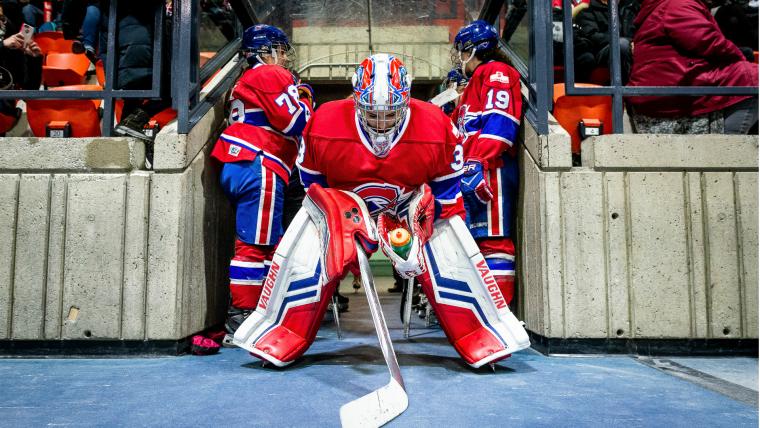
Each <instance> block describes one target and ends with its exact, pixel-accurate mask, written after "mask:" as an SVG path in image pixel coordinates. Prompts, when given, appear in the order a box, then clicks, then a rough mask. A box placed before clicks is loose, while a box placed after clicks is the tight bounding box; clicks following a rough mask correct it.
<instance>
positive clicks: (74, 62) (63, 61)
mask: <svg viewBox="0 0 760 428" xmlns="http://www.w3.org/2000/svg"><path fill="white" fill-rule="evenodd" d="M89 68H90V60H89V59H87V57H86V56H85V55H84V54H73V53H51V54H49V55H48V56H47V57H46V58H45V65H43V66H42V82H43V83H44V84H45V86H48V87H50V86H67V85H81V84H82V83H84V78H85V76H86V75H87V70H88V69H89Z"/></svg>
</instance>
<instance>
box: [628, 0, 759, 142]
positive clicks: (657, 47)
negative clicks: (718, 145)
mask: <svg viewBox="0 0 760 428" xmlns="http://www.w3.org/2000/svg"><path fill="white" fill-rule="evenodd" d="M709 6H710V3H709V2H708V1H707V0H644V1H643V3H642V5H641V12H640V13H639V15H638V16H637V17H636V20H635V24H636V26H637V28H638V30H637V32H636V35H635V37H634V44H635V49H634V52H633V70H632V72H631V78H630V81H629V85H631V86H757V84H758V66H757V64H752V63H750V62H748V61H747V60H746V58H745V57H744V55H743V54H742V53H741V51H740V50H739V48H737V47H736V45H734V44H733V43H731V42H730V41H729V40H727V39H726V38H725V37H724V36H723V34H722V33H721V32H720V29H719V28H718V24H717V23H716V22H715V19H713V16H712V15H711V13H710V8H709ZM629 104H630V105H631V106H632V107H633V109H634V111H635V113H636V114H643V115H646V116H650V117H659V118H667V117H670V118H673V117H698V116H703V115H709V114H711V113H712V114H717V115H720V116H722V119H723V132H725V133H730V134H747V133H748V132H750V131H753V132H755V133H756V132H757V121H758V108H757V97H756V96H755V97H750V96H712V95H708V96H698V97H630V98H629ZM659 132H662V131H659ZM676 132H677V131H676ZM686 132H689V131H686ZM664 133H667V130H665V132H664Z"/></svg>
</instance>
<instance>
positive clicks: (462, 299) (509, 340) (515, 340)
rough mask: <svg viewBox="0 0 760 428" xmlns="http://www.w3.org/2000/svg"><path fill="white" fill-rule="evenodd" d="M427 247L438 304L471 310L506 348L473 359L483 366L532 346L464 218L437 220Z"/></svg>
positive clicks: (455, 217) (475, 364) (428, 266)
mask: <svg viewBox="0 0 760 428" xmlns="http://www.w3.org/2000/svg"><path fill="white" fill-rule="evenodd" d="M434 230H435V231H434V233H433V235H432V237H431V238H430V240H429V241H428V243H427V245H426V247H425V258H426V263H427V268H428V271H429V272H430V278H431V282H432V289H433V290H432V291H433V294H434V298H435V300H436V302H437V304H442V305H450V306H455V307H459V308H465V309H469V310H471V311H472V312H473V314H474V315H475V317H476V318H477V319H478V320H479V321H480V323H481V324H482V325H483V326H484V327H486V328H487V329H488V330H489V331H490V332H491V333H492V334H493V335H494V336H495V337H496V338H497V339H498V340H500V341H501V342H502V343H503V345H504V348H505V349H504V350H503V351H499V352H497V353H494V354H491V355H489V356H487V357H485V358H482V359H480V360H478V361H474V362H471V363H470V365H471V366H473V367H480V366H482V365H484V364H487V363H489V362H491V361H497V360H499V359H502V358H503V357H504V356H506V355H507V354H511V353H513V352H517V351H519V350H521V349H525V348H528V347H529V346H530V339H529V338H528V333H527V332H526V331H525V328H524V327H523V325H522V323H521V322H520V321H518V319H517V318H516V317H515V316H514V314H512V311H510V309H509V306H508V305H507V302H506V300H505V299H504V297H503V296H502V294H501V291H500V290H499V287H498V285H497V284H496V281H495V280H494V278H493V275H492V274H491V271H490V269H489V268H488V265H487V264H486V261H485V259H484V258H483V255H482V254H481V253H480V250H479V249H478V246H477V244H476V243H475V240H474V239H473V238H472V235H470V232H469V230H468V229H467V226H466V225H465V223H464V221H463V220H462V219H461V218H460V217H458V216H454V217H451V218H448V219H442V220H438V221H437V222H436V223H435V229H434Z"/></svg>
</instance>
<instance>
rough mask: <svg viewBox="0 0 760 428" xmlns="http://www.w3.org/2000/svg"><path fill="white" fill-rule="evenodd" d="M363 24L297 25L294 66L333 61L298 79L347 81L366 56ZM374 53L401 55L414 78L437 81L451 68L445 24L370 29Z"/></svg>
mask: <svg viewBox="0 0 760 428" xmlns="http://www.w3.org/2000/svg"><path fill="white" fill-rule="evenodd" d="M368 43H369V40H368V36H367V28H366V27H297V28H294V29H293V45H294V46H295V49H296V52H297V54H298V68H299V69H301V68H303V67H305V66H306V65H308V64H322V65H327V64H333V65H332V66H329V67H328V66H317V67H310V68H308V69H306V70H305V71H304V72H302V73H301V78H303V79H304V80H312V81H317V82H318V81H329V80H340V81H348V80H350V79H351V76H353V74H354V71H355V70H356V66H355V65H351V66H341V65H338V64H346V63H350V64H358V63H359V62H361V61H362V60H363V59H364V58H366V57H367V56H368V55H369V48H368V46H369V45H368ZM372 43H373V47H374V50H375V52H381V53H393V54H396V55H398V56H400V57H401V59H402V61H404V64H405V65H406V66H407V68H408V69H409V72H410V74H411V75H412V77H414V79H415V80H416V81H434V82H435V83H439V82H440V81H441V79H443V78H444V77H445V76H446V73H448V71H449V70H450V69H451V60H450V58H449V50H450V49H451V42H450V40H449V27H445V26H397V27H382V28H373V32H372Z"/></svg>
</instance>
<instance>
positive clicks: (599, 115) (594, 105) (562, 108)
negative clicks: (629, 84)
mask: <svg viewBox="0 0 760 428" xmlns="http://www.w3.org/2000/svg"><path fill="white" fill-rule="evenodd" d="M575 86H577V87H595V86H597V85H592V84H588V83H576V84H575ZM553 115H554V117H555V118H556V119H557V122H559V124H560V125H561V126H562V127H563V128H565V130H566V131H567V132H568V133H569V134H570V138H571V140H572V152H573V154H580V152H581V132H580V126H581V122H582V121H583V120H584V119H588V120H598V121H600V122H601V126H602V127H601V132H600V133H601V134H607V133H609V132H610V131H611V130H612V97H609V96H603V95H591V96H588V95H581V96H569V95H565V85H564V84H562V83H558V84H556V85H554V111H553Z"/></svg>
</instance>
